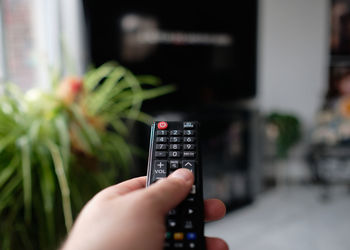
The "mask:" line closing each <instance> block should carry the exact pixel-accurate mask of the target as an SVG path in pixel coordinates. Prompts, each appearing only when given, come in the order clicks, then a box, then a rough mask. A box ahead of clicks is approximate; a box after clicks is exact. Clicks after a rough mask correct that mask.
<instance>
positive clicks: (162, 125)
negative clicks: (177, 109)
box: [157, 122, 168, 130]
mask: <svg viewBox="0 0 350 250" xmlns="http://www.w3.org/2000/svg"><path fill="white" fill-rule="evenodd" d="M157 126H158V129H161V130H163V129H167V128H168V123H167V122H158V125H157Z"/></svg>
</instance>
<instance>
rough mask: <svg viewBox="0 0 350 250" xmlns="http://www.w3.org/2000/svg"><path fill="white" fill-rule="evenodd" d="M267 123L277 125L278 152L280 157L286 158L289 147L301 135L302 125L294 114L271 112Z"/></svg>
mask: <svg viewBox="0 0 350 250" xmlns="http://www.w3.org/2000/svg"><path fill="white" fill-rule="evenodd" d="M266 119H267V123H268V124H270V125H273V126H275V127H276V129H277V132H278V135H277V140H276V154H277V157H279V158H286V157H287V156H288V152H289V149H290V148H291V147H292V146H293V145H294V144H295V143H297V142H298V141H299V139H300V137H301V125H300V122H299V120H298V118H297V117H295V116H294V115H289V114H283V113H271V114H270V115H268V116H267V118H266Z"/></svg>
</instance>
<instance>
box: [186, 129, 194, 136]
mask: <svg viewBox="0 0 350 250" xmlns="http://www.w3.org/2000/svg"><path fill="white" fill-rule="evenodd" d="M195 133H196V132H195V131H194V130H184V135H188V136H194V135H195Z"/></svg>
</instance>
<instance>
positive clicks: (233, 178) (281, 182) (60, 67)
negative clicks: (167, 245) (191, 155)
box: [0, 0, 350, 250]
mask: <svg viewBox="0 0 350 250" xmlns="http://www.w3.org/2000/svg"><path fill="white" fill-rule="evenodd" d="M349 21H350V0H307V1H303V0H295V1H280V0H260V1H259V0H247V1H240V2H234V3H232V2H231V3H225V4H224V3H219V2H217V3H216V2H215V3H204V2H203V3H202V2H201V3H185V2H183V3H182V2H181V3H165V2H164V3H157V2H153V1H152V2H149V1H147V2H142V3H140V2H136V1H106V0H100V1H93V0H53V1H44V0H35V1H29V0H18V1H13V0H2V1H0V218H1V221H3V223H1V224H0V235H1V237H0V248H1V249H58V248H59V246H60V244H61V242H62V241H63V240H64V238H65V236H66V234H67V231H69V230H70V228H71V226H72V224H73V222H74V220H75V219H76V217H77V215H78V214H79V211H80V210H81V208H82V207H83V205H84V204H85V203H86V202H87V201H88V200H89V199H91V198H92V197H93V195H94V194H95V193H97V192H98V191H99V190H101V189H102V188H104V187H106V186H110V185H113V184H116V183H119V182H122V181H125V180H127V179H130V178H133V177H137V176H144V175H146V171H147V160H148V159H147V157H148V147H149V140H150V124H151V122H152V121H163V120H164V121H176V120H179V121H199V122H200V124H201V135H200V136H201V150H202V168H203V192H204V194H203V195H204V198H205V199H209V198H217V199H220V200H222V201H223V202H224V203H225V205H226V209H227V214H226V216H225V217H224V218H223V219H221V220H219V221H215V222H209V223H206V225H205V234H206V235H208V236H215V237H220V238H223V239H224V240H225V241H226V242H227V244H228V246H229V248H230V249H246V250H255V249H259V250H264V249H270V250H271V249H276V250H277V249H279V250H289V249H293V250H306V249H316V250H328V249H332V250H345V249H348V248H349V245H350V239H349V237H348V232H350V219H349V218H348V211H349V209H350V148H349V145H350V144H349V142H350V78H349V76H350V28H349V27H350V25H349V24H350V22H349ZM118 74H121V75H122V76H120V75H118ZM112 81H115V85H113V82H112ZM123 86H124V87H123ZM60 171H63V173H64V174H63V175H62V174H61V175H60V174H59V173H62V172H60ZM67 189H68V190H69V192H68V193H69V194H68V193H67V192H66V193H65V192H64V191H63V190H67Z"/></svg>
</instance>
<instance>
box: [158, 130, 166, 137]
mask: <svg viewBox="0 0 350 250" xmlns="http://www.w3.org/2000/svg"><path fill="white" fill-rule="evenodd" d="M157 135H163V136H166V135H168V131H166V130H157Z"/></svg>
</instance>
